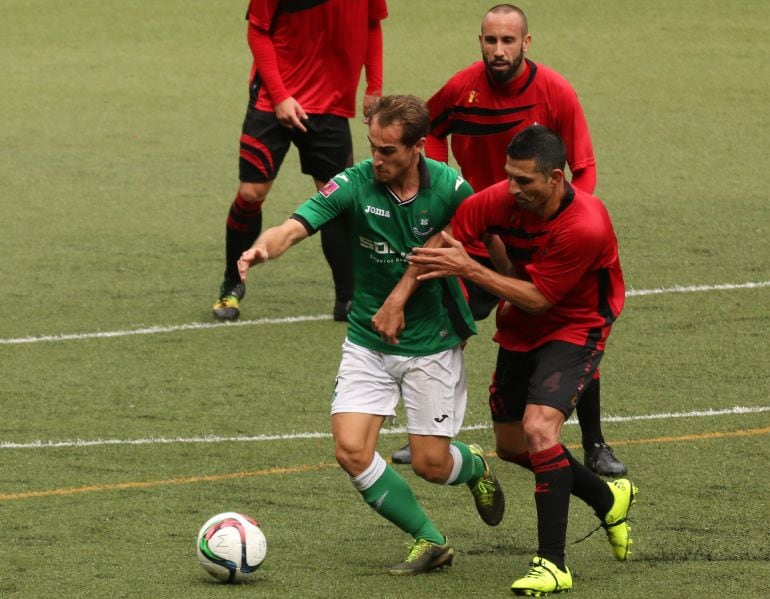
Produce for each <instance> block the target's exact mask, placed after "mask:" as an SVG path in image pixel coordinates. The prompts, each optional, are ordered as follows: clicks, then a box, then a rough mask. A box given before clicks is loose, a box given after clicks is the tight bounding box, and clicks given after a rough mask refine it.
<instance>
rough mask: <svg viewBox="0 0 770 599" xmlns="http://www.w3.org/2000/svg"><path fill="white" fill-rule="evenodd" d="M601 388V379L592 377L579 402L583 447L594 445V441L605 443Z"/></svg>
mask: <svg viewBox="0 0 770 599" xmlns="http://www.w3.org/2000/svg"><path fill="white" fill-rule="evenodd" d="M600 390H601V385H600V379H598V378H594V379H591V382H590V383H588V387H586V390H585V391H583V395H581V396H580V401H578V404H577V417H578V422H579V424H580V433H581V435H582V437H583V449H589V448H591V447H593V446H594V443H604V435H603V434H602V420H601V407H600V405H601V402H600Z"/></svg>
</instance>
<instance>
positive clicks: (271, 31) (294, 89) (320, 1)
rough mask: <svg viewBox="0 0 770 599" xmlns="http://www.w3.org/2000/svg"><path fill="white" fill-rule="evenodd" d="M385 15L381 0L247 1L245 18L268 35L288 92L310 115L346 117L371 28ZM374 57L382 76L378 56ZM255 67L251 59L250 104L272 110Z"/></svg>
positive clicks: (351, 108) (352, 103)
mask: <svg viewBox="0 0 770 599" xmlns="http://www.w3.org/2000/svg"><path fill="white" fill-rule="evenodd" d="M387 14H388V11H387V6H386V3H385V0H251V2H250V3H249V10H248V13H247V19H248V21H249V27H250V28H251V27H253V28H255V29H256V31H258V32H260V33H262V34H266V35H268V36H269V37H270V41H271V42H272V46H273V48H274V50H275V58H276V61H277V68H278V73H279V74H280V78H281V80H282V82H283V86H284V87H285V90H286V92H287V93H288V96H293V97H294V99H295V100H297V102H299V104H300V105H301V106H302V108H303V109H304V110H305V112H307V113H308V114H336V115H338V116H342V117H346V118H350V117H352V116H354V115H355V112H356V91H357V89H358V81H359V79H360V76H361V70H362V68H363V66H364V63H365V62H366V59H367V42H368V37H369V31H370V27H375V26H376V27H379V21H380V20H382V19H384V18H385V17H387ZM378 60H379V64H378V65H376V66H378V67H379V70H380V77H381V71H382V57H381V55H380V56H379V57H378ZM259 66H260V65H259V64H258V63H257V61H256V60H255V62H254V64H253V66H252V70H251V79H250V80H251V81H252V85H253V86H254V85H256V86H257V87H256V92H257V95H256V100H255V104H254V106H255V107H256V108H257V109H259V110H266V111H270V112H272V111H273V110H274V105H273V101H272V99H271V97H270V95H269V93H268V90H267V89H266V86H263V85H261V80H260V77H259ZM288 96H286V97H288ZM283 99H285V98H281V100H283ZM279 101H280V100H279Z"/></svg>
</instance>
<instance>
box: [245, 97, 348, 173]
mask: <svg viewBox="0 0 770 599" xmlns="http://www.w3.org/2000/svg"><path fill="white" fill-rule="evenodd" d="M304 125H305V127H306V128H307V133H303V132H302V131H300V130H299V129H289V128H287V127H284V126H282V125H281V124H280V123H279V122H278V119H277V118H276V116H275V113H273V112H267V111H264V110H256V109H254V108H253V107H252V106H249V108H248V110H247V111H246V118H245V119H244V121H243V130H242V132H241V153H240V160H239V165H238V175H239V179H240V180H241V181H242V182H244V183H265V182H266V181H272V180H273V179H275V178H276V176H277V175H278V170H279V169H280V168H281V164H282V163H283V159H284V158H285V157H286V152H288V151H289V146H290V145H291V144H294V145H295V146H296V147H297V150H299V161H300V166H301V169H302V172H303V173H304V174H306V175H310V176H311V177H313V178H315V179H318V180H319V181H324V182H325V181H328V180H329V179H331V178H332V177H333V176H334V175H336V174H337V173H339V172H341V171H343V170H345V169H346V168H348V167H349V166H353V139H352V137H351V135H350V123H349V122H348V119H346V118H344V117H341V116H337V115H333V114H311V115H308V120H307V121H305V123H304Z"/></svg>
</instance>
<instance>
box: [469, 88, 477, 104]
mask: <svg viewBox="0 0 770 599" xmlns="http://www.w3.org/2000/svg"><path fill="white" fill-rule="evenodd" d="M478 96H479V90H477V89H472V90H471V91H470V93H469V94H468V104H473V103H474V102H476V101H477V100H476V98H478Z"/></svg>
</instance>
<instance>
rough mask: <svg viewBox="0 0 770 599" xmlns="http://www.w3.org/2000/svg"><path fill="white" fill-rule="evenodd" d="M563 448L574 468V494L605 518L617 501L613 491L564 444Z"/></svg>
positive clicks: (571, 466)
mask: <svg viewBox="0 0 770 599" xmlns="http://www.w3.org/2000/svg"><path fill="white" fill-rule="evenodd" d="M562 449H563V450H564V455H565V456H566V457H567V459H568V460H569V465H570V468H571V469H572V494H573V495H574V496H575V497H577V498H578V499H582V500H583V501H584V502H586V503H587V504H588V505H589V506H591V507H592V508H593V510H594V512H595V513H596V515H597V516H599V517H600V518H602V519H604V518H603V517H604V515H606V514H607V512H608V511H610V508H611V507H612V503H613V501H615V499H614V496H613V495H612V491H610V488H609V486H608V485H607V483H606V482H604V481H603V480H602V479H601V478H599V477H598V476H597V475H596V474H594V473H593V472H591V471H590V470H589V469H588V468H586V467H585V466H584V465H583V464H581V463H580V462H578V461H577V460H576V459H575V458H574V457H573V456H572V454H571V453H570V452H569V450H568V449H567V448H566V447H564V446H563V445H562Z"/></svg>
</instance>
